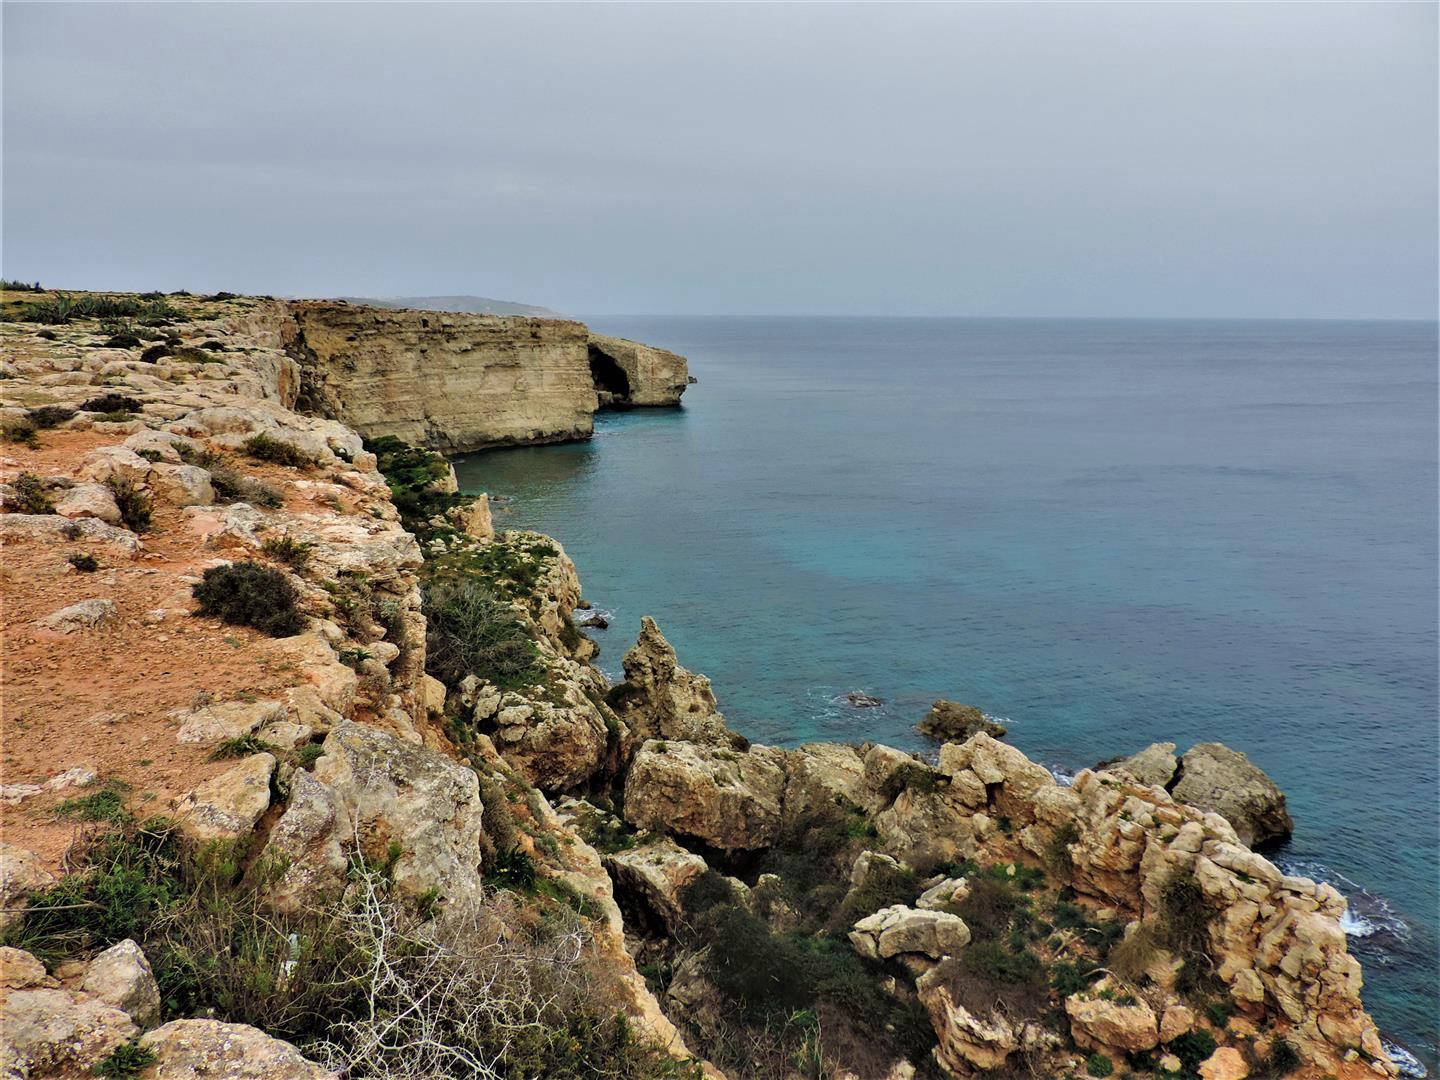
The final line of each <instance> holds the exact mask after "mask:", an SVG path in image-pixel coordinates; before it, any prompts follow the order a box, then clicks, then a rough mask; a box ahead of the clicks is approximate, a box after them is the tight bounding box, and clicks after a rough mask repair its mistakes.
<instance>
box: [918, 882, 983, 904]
mask: <svg viewBox="0 0 1440 1080" xmlns="http://www.w3.org/2000/svg"><path fill="white" fill-rule="evenodd" d="M969 895H970V883H969V882H968V881H966V880H965V879H964V878H945V879H944V880H943V881H940V882H938V883H937V884H934V885H931V886H930V887H929V888H928V889H926V890H925V891H924V892H923V893H921V894H920V898H919V899H918V900H916V901H915V906H916V907H917V908H920V909H921V910H922V911H938V910H940V909H941V908H947V907H951V906H953V905H955V904H958V903H960V901H962V900H964V899H965V898H966V897H967V896H969Z"/></svg>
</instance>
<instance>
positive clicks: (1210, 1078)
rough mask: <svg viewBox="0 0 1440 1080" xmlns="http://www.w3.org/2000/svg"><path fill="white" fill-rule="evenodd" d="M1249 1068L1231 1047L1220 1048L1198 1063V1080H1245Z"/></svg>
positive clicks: (1243, 1058) (1242, 1056) (1238, 1052)
mask: <svg viewBox="0 0 1440 1080" xmlns="http://www.w3.org/2000/svg"><path fill="white" fill-rule="evenodd" d="M1249 1075H1250V1067H1249V1066H1248V1065H1246V1064H1245V1056H1244V1055H1243V1054H1241V1053H1240V1051H1239V1050H1236V1049H1235V1048H1234V1047H1233V1046H1222V1047H1220V1048H1219V1049H1218V1050H1216V1051H1215V1052H1214V1053H1213V1054H1211V1055H1210V1056H1209V1057H1208V1058H1206V1059H1205V1060H1204V1061H1202V1062H1201V1063H1200V1080H1245V1077H1247V1076H1249Z"/></svg>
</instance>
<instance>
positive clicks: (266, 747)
mask: <svg viewBox="0 0 1440 1080" xmlns="http://www.w3.org/2000/svg"><path fill="white" fill-rule="evenodd" d="M275 750H276V748H275V747H274V746H271V745H270V744H269V743H267V742H265V741H264V740H263V739H258V738H256V737H255V736H254V735H239V736H236V737H235V738H233V739H226V740H224V741H223V742H221V743H219V744H218V745H217V746H216V747H215V749H214V750H211V751H210V760H211V761H228V760H230V759H232V758H244V757H253V756H254V755H256V754H267V753H274V752H275Z"/></svg>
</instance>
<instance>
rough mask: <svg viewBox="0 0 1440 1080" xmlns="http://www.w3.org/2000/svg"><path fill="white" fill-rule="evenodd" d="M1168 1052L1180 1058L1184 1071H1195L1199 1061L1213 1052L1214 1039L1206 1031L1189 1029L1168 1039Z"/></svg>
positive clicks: (1198, 1066)
mask: <svg viewBox="0 0 1440 1080" xmlns="http://www.w3.org/2000/svg"><path fill="white" fill-rule="evenodd" d="M1169 1046H1170V1052H1171V1053H1172V1054H1174V1055H1175V1056H1176V1057H1178V1058H1179V1059H1180V1064H1182V1065H1183V1066H1185V1069H1186V1071H1188V1072H1192V1073H1193V1072H1195V1071H1196V1070H1197V1069H1199V1068H1200V1063H1201V1062H1202V1061H1204V1060H1206V1059H1207V1058H1208V1057H1209V1056H1210V1055H1211V1054H1213V1053H1215V1039H1214V1038H1213V1037H1212V1036H1211V1035H1210V1033H1209V1032H1208V1031H1189V1032H1186V1033H1185V1034H1184V1035H1181V1036H1180V1037H1179V1038H1178V1039H1172V1040H1171V1041H1170V1044H1169Z"/></svg>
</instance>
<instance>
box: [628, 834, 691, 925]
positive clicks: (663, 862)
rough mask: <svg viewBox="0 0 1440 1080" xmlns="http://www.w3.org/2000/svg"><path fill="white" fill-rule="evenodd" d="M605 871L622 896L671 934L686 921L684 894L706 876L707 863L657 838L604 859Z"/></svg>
mask: <svg viewBox="0 0 1440 1080" xmlns="http://www.w3.org/2000/svg"><path fill="white" fill-rule="evenodd" d="M605 869H606V870H608V871H609V872H610V876H611V877H612V878H613V879H614V880H615V886H616V888H617V889H619V890H620V892H621V894H622V895H627V896H628V897H629V898H630V899H631V902H632V903H633V904H636V905H638V906H640V907H642V908H643V909H644V910H645V911H647V912H649V913H651V914H652V915H653V916H654V917H655V918H656V919H658V921H659V923H660V925H661V926H663V927H664V929H665V932H666V933H670V934H673V933H675V932H676V931H678V930H679V929H680V926H681V924H682V923H683V922H684V919H685V906H684V903H683V900H682V897H683V896H684V893H685V890H686V889H687V888H688V887H689V886H690V885H691V883H692V882H694V881H695V879H696V878H698V877H699V876H700V875H701V874H703V873H705V870H706V863H705V860H704V859H702V858H701V857H700V856H699V855H695V854H692V853H691V852H689V851H686V850H685V849H684V848H682V847H681V846H680V845H679V844H677V843H675V842H674V841H673V840H670V839H667V838H665V837H659V838H656V839H654V840H651V841H649V842H647V843H644V844H641V845H640V846H638V847H633V848H630V849H629V850H627V851H617V852H616V853H615V854H613V855H606V856H605Z"/></svg>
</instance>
